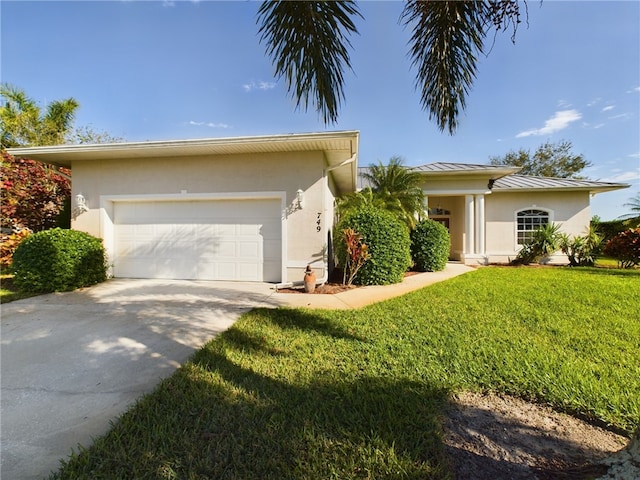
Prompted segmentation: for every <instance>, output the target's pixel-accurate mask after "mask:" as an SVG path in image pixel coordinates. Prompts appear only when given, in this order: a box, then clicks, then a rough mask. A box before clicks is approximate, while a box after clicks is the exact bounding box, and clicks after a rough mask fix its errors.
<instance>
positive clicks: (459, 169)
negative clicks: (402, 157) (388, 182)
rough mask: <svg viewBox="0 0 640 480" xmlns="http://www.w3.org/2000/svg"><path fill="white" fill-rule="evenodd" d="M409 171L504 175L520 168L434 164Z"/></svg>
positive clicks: (467, 164)
mask: <svg viewBox="0 0 640 480" xmlns="http://www.w3.org/2000/svg"><path fill="white" fill-rule="evenodd" d="M411 170H413V171H416V172H425V173H449V174H464V173H498V174H502V175H506V174H509V173H515V172H517V171H519V170H520V167H512V166H509V165H479V164H473V163H448V162H435V163H428V164H426V165H419V166H417V167H412V168H411Z"/></svg>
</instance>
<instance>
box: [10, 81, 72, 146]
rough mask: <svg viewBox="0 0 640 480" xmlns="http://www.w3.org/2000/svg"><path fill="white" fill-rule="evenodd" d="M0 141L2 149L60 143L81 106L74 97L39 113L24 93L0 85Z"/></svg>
mask: <svg viewBox="0 0 640 480" xmlns="http://www.w3.org/2000/svg"><path fill="white" fill-rule="evenodd" d="M0 96H2V98H3V100H4V104H3V105H1V106H0V127H1V128H0V129H1V133H0V142H1V143H2V147H3V148H11V147H31V146H42V145H59V144H62V143H65V137H66V136H67V134H68V133H70V132H71V129H72V127H73V121H74V118H75V112H76V110H77V109H78V107H79V106H80V105H79V103H78V102H77V101H76V100H75V99H74V98H67V99H65V100H55V101H53V102H51V103H49V104H48V105H47V107H46V111H45V112H42V111H41V109H40V107H39V106H38V105H37V104H36V102H35V101H34V100H33V99H31V98H29V96H27V94H26V93H25V92H24V91H23V90H21V89H19V88H16V87H13V86H11V85H9V84H2V85H0Z"/></svg>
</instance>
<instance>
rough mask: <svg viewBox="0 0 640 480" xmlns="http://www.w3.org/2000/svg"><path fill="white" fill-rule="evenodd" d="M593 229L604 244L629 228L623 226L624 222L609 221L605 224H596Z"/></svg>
mask: <svg viewBox="0 0 640 480" xmlns="http://www.w3.org/2000/svg"><path fill="white" fill-rule="evenodd" d="M595 228H596V231H597V232H598V235H600V236H601V237H602V240H603V242H605V243H606V242H608V241H609V240H611V239H612V238H613V237H615V236H616V235H618V234H619V233H620V232H624V231H625V230H626V229H627V228H629V227H628V226H627V225H626V224H625V220H610V221H607V222H597V224H596V225H595Z"/></svg>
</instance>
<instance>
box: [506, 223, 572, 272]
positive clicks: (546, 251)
mask: <svg viewBox="0 0 640 480" xmlns="http://www.w3.org/2000/svg"><path fill="white" fill-rule="evenodd" d="M561 238H562V237H561V233H560V225H558V224H555V223H547V224H546V225H544V226H542V227H540V228H538V229H536V231H535V232H534V233H533V238H532V239H531V240H530V241H529V242H527V243H525V244H524V245H522V248H521V249H520V251H519V252H518V255H517V256H516V259H515V260H514V261H513V262H512V263H514V264H517V265H529V264H530V263H532V262H535V261H538V260H540V259H541V258H542V257H548V256H549V255H552V254H553V253H554V252H556V251H557V250H558V249H559V248H560V240H561Z"/></svg>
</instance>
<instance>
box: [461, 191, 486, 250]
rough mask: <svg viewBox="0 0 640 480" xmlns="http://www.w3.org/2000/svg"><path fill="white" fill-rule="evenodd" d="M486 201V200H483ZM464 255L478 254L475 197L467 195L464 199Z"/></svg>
mask: <svg viewBox="0 0 640 480" xmlns="http://www.w3.org/2000/svg"><path fill="white" fill-rule="evenodd" d="M483 200H484V199H483ZM464 204H465V208H464V234H465V242H464V253H465V254H466V255H469V254H471V255H473V254H474V253H476V249H475V247H476V242H475V223H476V222H475V202H474V196H473V195H465V197H464Z"/></svg>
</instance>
